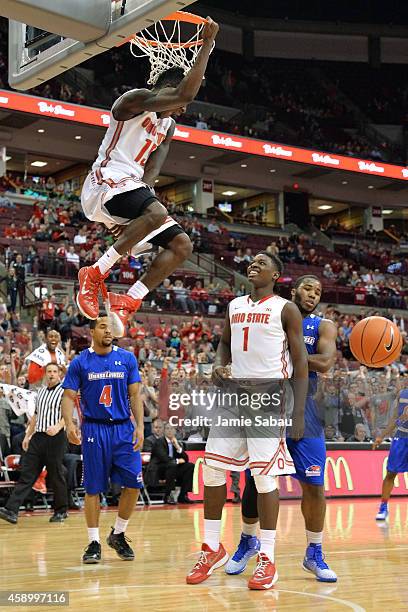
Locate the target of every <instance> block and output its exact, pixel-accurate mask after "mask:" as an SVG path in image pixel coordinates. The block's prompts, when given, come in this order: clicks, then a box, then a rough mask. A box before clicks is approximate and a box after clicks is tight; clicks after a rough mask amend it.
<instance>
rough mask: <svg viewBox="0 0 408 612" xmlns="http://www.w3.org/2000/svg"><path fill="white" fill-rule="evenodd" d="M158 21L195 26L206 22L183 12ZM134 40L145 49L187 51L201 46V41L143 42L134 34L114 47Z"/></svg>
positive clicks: (201, 18) (143, 40)
mask: <svg viewBox="0 0 408 612" xmlns="http://www.w3.org/2000/svg"><path fill="white" fill-rule="evenodd" d="M160 21H183V22H185V23H194V24H196V25H201V24H202V23H207V20H206V19H205V18H204V17H200V16H199V15H194V14H193V13H187V12H184V11H175V12H174V13H171V15H167V17H162V18H161V19H160ZM135 39H136V40H137V41H138V43H140V44H141V45H144V46H146V47H157V46H158V45H159V44H160V45H162V46H164V47H168V48H170V49H179V48H180V47H183V48H184V49H189V48H190V47H199V46H201V45H202V44H203V41H202V39H200V40H195V41H192V42H186V43H171V42H161V41H160V42H159V41H157V40H145V39H144V38H142V37H141V36H138V35H137V34H134V35H133V36H128V38H126V39H125V40H122V41H121V42H120V43H118V44H117V45H116V46H117V47H121V46H122V45H124V44H125V43H127V42H130V41H131V40H135Z"/></svg>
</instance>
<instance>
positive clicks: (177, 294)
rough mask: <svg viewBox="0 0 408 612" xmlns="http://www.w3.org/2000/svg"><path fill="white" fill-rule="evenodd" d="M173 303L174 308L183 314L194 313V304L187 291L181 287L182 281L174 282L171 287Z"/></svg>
mask: <svg viewBox="0 0 408 612" xmlns="http://www.w3.org/2000/svg"><path fill="white" fill-rule="evenodd" d="M173 293H174V302H175V305H176V308H178V309H179V310H181V311H182V312H184V314H188V313H194V312H195V304H194V302H193V300H192V299H191V297H190V296H189V291H188V289H186V288H185V287H184V285H183V281H181V280H176V282H175V283H174V287H173Z"/></svg>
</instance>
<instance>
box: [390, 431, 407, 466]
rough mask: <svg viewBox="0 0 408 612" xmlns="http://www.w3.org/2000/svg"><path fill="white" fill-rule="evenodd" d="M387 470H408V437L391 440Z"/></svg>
mask: <svg viewBox="0 0 408 612" xmlns="http://www.w3.org/2000/svg"><path fill="white" fill-rule="evenodd" d="M387 470H388V471H389V472H393V473H395V474H398V473H402V472H408V438H394V439H393V441H392V442H391V448H390V454H389V455H388V461H387Z"/></svg>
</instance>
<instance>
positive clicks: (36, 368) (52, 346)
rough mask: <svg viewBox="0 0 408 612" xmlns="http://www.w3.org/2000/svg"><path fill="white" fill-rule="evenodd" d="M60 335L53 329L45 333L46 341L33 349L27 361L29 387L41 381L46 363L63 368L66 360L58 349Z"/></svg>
mask: <svg viewBox="0 0 408 612" xmlns="http://www.w3.org/2000/svg"><path fill="white" fill-rule="evenodd" d="M60 339H61V337H60V335H59V333H58V332H57V331H55V330H54V329H51V330H49V331H48V332H47V336H46V340H45V342H44V343H43V344H41V345H40V346H39V347H38V348H37V349H35V350H34V351H33V352H32V353H30V355H28V357H27V358H26V361H27V378H28V382H29V383H30V385H34V384H35V383H38V382H40V381H41V380H42V378H43V376H44V374H45V367H46V365H47V364H48V363H55V364H57V365H58V366H60V367H64V366H65V363H66V358H65V355H64V353H63V351H62V350H61V348H60V347H59V342H60Z"/></svg>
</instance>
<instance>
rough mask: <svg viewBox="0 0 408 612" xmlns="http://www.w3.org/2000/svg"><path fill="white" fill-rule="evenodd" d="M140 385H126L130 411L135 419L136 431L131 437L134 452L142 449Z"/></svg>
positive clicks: (142, 428)
mask: <svg viewBox="0 0 408 612" xmlns="http://www.w3.org/2000/svg"><path fill="white" fill-rule="evenodd" d="M140 389H141V385H140V383H132V384H131V385H128V393H129V400H130V409H131V411H132V414H133V416H134V418H135V422H136V429H135V432H134V435H133V443H134V447H133V448H134V450H141V449H142V447H143V437H144V436H143V430H144V424H143V402H142V397H141V393H140Z"/></svg>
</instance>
